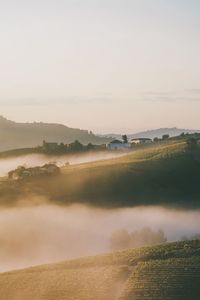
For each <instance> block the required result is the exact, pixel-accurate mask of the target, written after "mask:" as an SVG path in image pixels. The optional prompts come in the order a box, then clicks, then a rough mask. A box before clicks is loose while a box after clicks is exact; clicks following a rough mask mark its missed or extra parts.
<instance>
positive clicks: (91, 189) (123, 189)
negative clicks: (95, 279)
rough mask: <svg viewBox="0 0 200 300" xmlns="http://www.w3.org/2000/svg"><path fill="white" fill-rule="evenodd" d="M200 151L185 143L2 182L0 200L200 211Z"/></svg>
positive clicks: (169, 144)
mask: <svg viewBox="0 0 200 300" xmlns="http://www.w3.org/2000/svg"><path fill="white" fill-rule="evenodd" d="M199 178H200V151H192V152H191V151H188V150H187V147H186V143H185V141H175V142H171V143H166V144H163V145H155V146H151V147H147V148H145V149H140V150H137V151H134V152H131V153H129V154H127V155H126V156H123V157H120V158H115V159H111V160H105V161H100V162H93V163H86V164H81V165H76V166H69V167H66V168H64V169H63V170H62V173H61V175H59V176H58V177H46V178H36V179H29V180H25V181H19V182H3V183H2V184H1V185H0V197H1V198H2V199H5V197H6V199H8V200H5V201H7V203H8V202H10V203H11V202H12V201H16V199H17V197H18V198H21V197H28V196H29V195H30V193H31V194H34V195H35V194H36V195H37V194H40V195H43V196H46V197H48V199H50V200H52V201H56V202H57V203H64V204H69V203H73V202H79V203H89V204H92V205H97V206H105V207H115V206H118V207H120V206H132V205H143V204H144V205H145V204H165V205H172V204H173V205H175V206H176V205H177V206H190V207H199V206H200V200H199V199H200V187H199Z"/></svg>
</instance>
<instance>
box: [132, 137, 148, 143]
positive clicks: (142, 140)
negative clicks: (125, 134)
mask: <svg viewBox="0 0 200 300" xmlns="http://www.w3.org/2000/svg"><path fill="white" fill-rule="evenodd" d="M150 143H152V139H149V138H137V139H132V140H131V144H150Z"/></svg>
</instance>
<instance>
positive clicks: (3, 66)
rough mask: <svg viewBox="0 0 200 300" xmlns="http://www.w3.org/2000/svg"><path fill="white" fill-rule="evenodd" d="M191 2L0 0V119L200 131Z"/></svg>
mask: <svg viewBox="0 0 200 300" xmlns="http://www.w3.org/2000/svg"><path fill="white" fill-rule="evenodd" d="M199 33H200V1H199V0H6V1H3V0H0V114H1V115H4V116H5V117H7V118H9V119H12V120H16V121H45V122H60V123H64V124H66V125H68V126H72V127H81V128H87V129H92V130H94V131H95V132H111V131H112V132H114V131H115V132H126V131H127V132H135V131H138V130H143V129H150V128H155V127H166V126H168V127H169V126H178V127H187V128H200V118H199V113H200V34H199Z"/></svg>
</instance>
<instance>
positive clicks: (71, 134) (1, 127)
mask: <svg viewBox="0 0 200 300" xmlns="http://www.w3.org/2000/svg"><path fill="white" fill-rule="evenodd" d="M43 140H46V141H48V142H58V143H61V142H63V143H70V142H73V141H74V140H79V141H80V142H81V143H83V144H88V143H93V144H103V143H106V142H108V141H109V140H110V139H107V138H103V137H99V136H96V135H94V134H93V133H91V132H88V131H87V130H81V129H74V128H70V127H67V126H65V125H61V124H47V123H17V122H13V121H10V120H7V119H5V118H4V117H0V151H6V150H11V149H17V148H31V147H36V146H38V145H42V142H43Z"/></svg>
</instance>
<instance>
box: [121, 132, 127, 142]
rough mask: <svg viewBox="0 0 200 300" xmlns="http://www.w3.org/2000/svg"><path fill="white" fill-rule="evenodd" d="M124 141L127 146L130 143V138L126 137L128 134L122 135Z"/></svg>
mask: <svg viewBox="0 0 200 300" xmlns="http://www.w3.org/2000/svg"><path fill="white" fill-rule="evenodd" d="M122 140H123V142H124V143H125V144H127V143H128V138H127V135H126V134H124V135H122Z"/></svg>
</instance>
